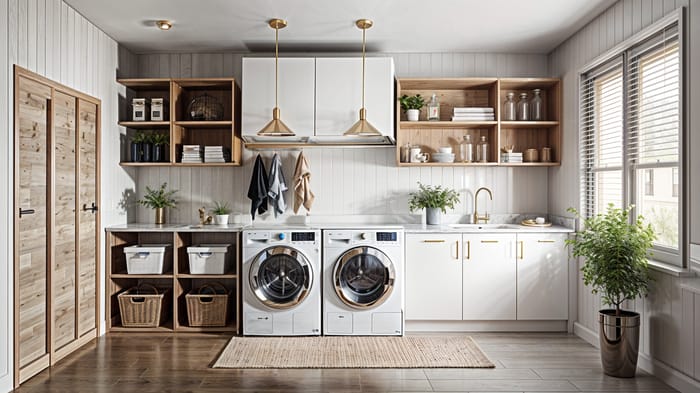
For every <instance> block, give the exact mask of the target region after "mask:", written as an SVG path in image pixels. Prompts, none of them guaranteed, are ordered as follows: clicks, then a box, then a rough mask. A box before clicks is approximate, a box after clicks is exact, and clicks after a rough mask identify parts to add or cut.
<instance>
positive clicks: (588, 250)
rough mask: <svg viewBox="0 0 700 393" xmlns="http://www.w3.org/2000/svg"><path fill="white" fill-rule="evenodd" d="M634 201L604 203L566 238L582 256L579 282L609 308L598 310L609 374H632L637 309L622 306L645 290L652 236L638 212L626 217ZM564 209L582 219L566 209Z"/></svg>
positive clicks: (576, 254) (636, 345) (574, 252)
mask: <svg viewBox="0 0 700 393" xmlns="http://www.w3.org/2000/svg"><path fill="white" fill-rule="evenodd" d="M633 208H634V206H633V205H631V206H629V207H627V208H626V209H619V208H616V207H614V205H613V204H610V205H608V210H607V212H606V213H605V214H597V215H595V216H593V217H589V218H586V219H585V220H584V221H583V230H581V231H579V232H578V233H577V234H576V237H574V238H571V239H568V240H567V241H566V244H567V246H570V247H571V250H572V253H571V255H572V256H574V257H583V258H584V263H583V267H582V268H581V272H583V282H584V283H585V284H586V285H590V286H591V287H592V290H591V291H592V292H593V293H598V292H600V294H601V298H602V301H603V303H604V304H606V305H608V306H612V307H614V308H612V309H603V310H600V311H599V312H598V324H599V329H598V330H599V332H598V335H599V339H600V355H601V356H600V358H601V361H602V363H603V372H605V374H608V375H611V376H614V377H625V378H629V377H634V374H635V372H636V369H637V354H638V351H639V322H640V318H639V314H638V313H636V312H633V311H626V310H623V309H622V303H623V302H624V301H625V300H632V299H636V298H637V297H639V296H644V295H646V294H647V292H648V290H649V281H650V280H651V277H650V275H649V266H648V264H647V258H648V257H649V255H650V254H649V250H650V249H651V247H652V243H653V241H654V239H656V235H655V234H654V230H653V229H652V227H651V225H650V224H645V222H644V218H643V217H642V216H641V215H638V216H637V217H636V219H634V220H630V211H631V210H632V209H633ZM569 212H571V213H574V214H575V215H576V217H577V218H579V219H580V218H581V216H580V215H579V213H578V212H577V211H576V210H575V209H573V208H570V209H569Z"/></svg>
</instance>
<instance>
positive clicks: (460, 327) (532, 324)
mask: <svg viewBox="0 0 700 393" xmlns="http://www.w3.org/2000/svg"><path fill="white" fill-rule="evenodd" d="M405 331H406V332H566V331H567V321H416V320H411V321H406V327H405Z"/></svg>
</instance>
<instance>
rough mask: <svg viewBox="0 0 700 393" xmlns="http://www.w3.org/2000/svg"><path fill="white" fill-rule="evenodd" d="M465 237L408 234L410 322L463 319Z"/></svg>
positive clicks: (407, 259) (451, 234)
mask: <svg viewBox="0 0 700 393" xmlns="http://www.w3.org/2000/svg"><path fill="white" fill-rule="evenodd" d="M461 241H462V235H461V234H454V233H437V234H422V233H421V234H408V235H406V319H407V320H443V321H445V320H461V319H462V263H461V258H460V255H459V246H460V243H461Z"/></svg>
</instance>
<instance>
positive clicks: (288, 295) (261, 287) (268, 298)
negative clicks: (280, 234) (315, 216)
mask: <svg viewBox="0 0 700 393" xmlns="http://www.w3.org/2000/svg"><path fill="white" fill-rule="evenodd" d="M248 278H249V281H250V288H251V290H252V291H253V293H254V294H255V296H256V297H257V298H258V299H259V300H260V301H261V302H262V303H263V304H264V305H266V306H268V307H271V308H274V309H282V310H283V309H289V308H292V307H294V306H296V305H298V304H301V302H303V301H304V299H306V297H307V296H308V295H309V292H310V290H311V285H312V284H313V268H312V266H311V263H310V262H309V260H308V259H307V258H306V256H305V255H304V254H303V253H301V252H299V251H298V250H295V249H294V248H291V247H285V246H277V247H270V248H267V249H265V250H263V251H261V252H260V253H259V254H258V255H257V256H256V257H255V260H253V263H252V264H251V266H250V273H249V277H248Z"/></svg>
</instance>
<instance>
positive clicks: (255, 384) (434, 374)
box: [17, 333, 675, 393]
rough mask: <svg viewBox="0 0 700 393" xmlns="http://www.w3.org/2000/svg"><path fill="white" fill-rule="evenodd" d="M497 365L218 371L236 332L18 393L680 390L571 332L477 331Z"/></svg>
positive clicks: (115, 350) (108, 361)
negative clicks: (613, 366)
mask: <svg viewBox="0 0 700 393" xmlns="http://www.w3.org/2000/svg"><path fill="white" fill-rule="evenodd" d="M472 337H474V339H475V340H476V342H477V343H478V344H479V345H480V346H481V348H482V349H483V350H484V352H486V354H487V355H488V356H489V358H490V359H491V360H492V361H493V362H494V363H496V368H495V369H325V370H318V369H317V370H289V369H287V370H279V369H278V370H251V369H248V370H231V369H228V370H221V369H217V370H214V369H210V368H208V366H209V364H210V363H212V362H213V361H214V359H215V358H216V356H217V355H218V353H219V352H220V351H221V350H222V349H223V347H224V345H225V344H226V343H227V341H228V339H227V337H226V336H203V335H191V336H182V335H178V336H173V335H163V336H156V337H155V338H154V337H153V336H139V335H136V336H135V335H133V334H121V335H117V334H112V335H109V336H106V337H101V338H98V339H97V340H95V341H93V342H92V343H90V344H88V345H87V346H86V347H85V348H83V349H81V350H79V351H78V352H76V353H74V354H73V355H71V356H69V357H68V358H66V359H65V360H63V361H61V362H60V363H59V364H57V365H56V366H55V367H53V368H52V369H51V370H50V371H49V370H47V371H44V372H43V373H41V374H39V375H37V376H36V377H34V378H32V379H31V380H29V381H27V382H26V383H25V384H24V385H22V387H21V388H20V389H18V390H17V391H18V392H22V393H26V392H31V393H38V392H66V393H69V392H70V393H78V392H86V393H87V392H90V393H93V392H137V393H151V392H201V393H222V392H415V391H437V392H655V393H661V392H675V390H673V389H672V388H670V387H669V386H667V385H665V384H663V383H662V382H660V381H659V380H657V379H656V378H654V377H652V376H650V375H648V374H645V373H644V372H641V371H640V372H639V373H638V375H637V377H636V378H633V379H617V378H611V377H607V376H604V375H603V374H602V372H601V370H600V361H599V356H598V351H597V349H595V348H593V347H592V346H590V345H589V344H587V343H585V342H584V341H583V340H581V339H580V338H578V337H575V336H572V335H567V334H550V333H542V334H536V333H535V334H530V333H528V334H472Z"/></svg>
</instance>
